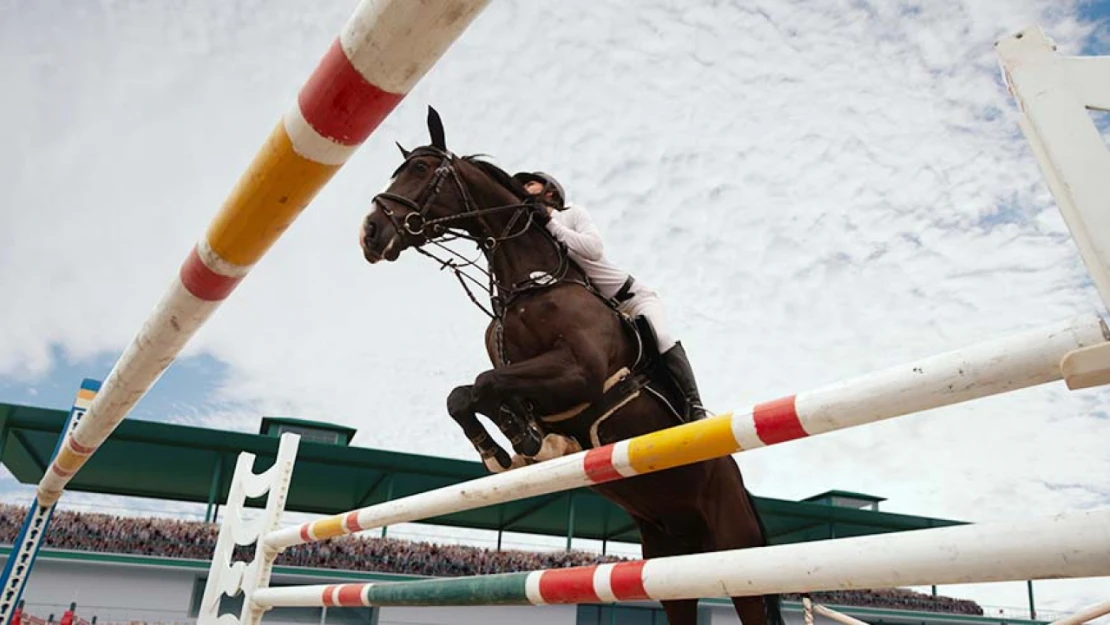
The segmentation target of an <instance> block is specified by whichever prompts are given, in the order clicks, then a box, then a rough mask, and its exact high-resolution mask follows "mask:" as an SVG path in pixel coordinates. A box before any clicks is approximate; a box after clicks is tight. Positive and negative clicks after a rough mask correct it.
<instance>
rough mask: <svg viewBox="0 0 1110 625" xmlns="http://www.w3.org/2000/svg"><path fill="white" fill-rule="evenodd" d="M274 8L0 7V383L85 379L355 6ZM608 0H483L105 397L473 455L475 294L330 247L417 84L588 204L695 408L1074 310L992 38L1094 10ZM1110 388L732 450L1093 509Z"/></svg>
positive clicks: (1089, 36)
mask: <svg viewBox="0 0 1110 625" xmlns="http://www.w3.org/2000/svg"><path fill="white" fill-rule="evenodd" d="M305 6H306V5H304V4H303V3H298V2H292V1H288V0H282V1H280V2H277V1H273V2H265V3H264V2H260V1H258V0H241V1H228V0H218V1H217V0H201V1H198V2H192V3H162V2H135V1H132V0H121V1H116V2H102V3H77V4H74V3H69V2H63V1H62V0H39V1H38V2H34V3H30V2H22V3H20V2H12V1H11V0H7V1H0V84H3V85H5V89H4V92H5V94H6V96H5V97H2V98H0V114H2V117H3V118H4V119H6V120H8V122H7V124H6V125H5V128H4V130H3V133H2V135H0V137H2V141H0V182H2V184H0V292H3V293H4V295H5V297H4V300H5V305H4V306H2V307H0V401H4V402H16V403H27V404H32V405H42V406H51V407H57V408H66V407H68V406H69V404H70V402H71V399H72V396H73V392H74V389H75V388H76V386H77V384H78V383H79V382H80V379H81V378H82V377H86V376H87V377H94V378H103V377H104V376H105V375H106V374H107V372H108V370H109V369H110V368H111V365H112V364H113V363H114V362H115V359H116V358H117V357H118V355H119V354H120V352H121V351H122V350H123V348H124V347H125V346H126V345H127V343H128V342H129V341H130V339H131V338H132V336H133V334H134V332H135V331H136V330H137V328H138V327H139V325H140V324H141V323H142V322H143V320H144V319H145V318H146V316H147V315H148V313H149V312H150V310H151V308H152V307H153V305H154V304H155V302H156V301H157V300H158V299H159V298H160V297H161V295H162V293H163V292H164V290H165V288H166V287H167V285H168V284H169V282H170V280H171V278H172V276H173V274H174V272H175V271H176V270H177V269H178V267H179V265H180V263H181V261H182V260H183V259H184V258H185V256H186V254H187V253H188V251H189V249H190V247H191V246H192V245H193V243H194V242H195V241H196V240H197V238H198V237H200V236H201V234H202V232H203V231H204V229H205V227H206V226H207V224H208V222H209V221H210V219H211V218H212V216H213V215H214V214H215V212H216V210H217V208H218V207H219V205H220V204H221V202H222V201H223V199H224V198H225V197H226V195H227V193H228V191H229V190H230V189H231V187H232V186H233V185H234V183H235V181H236V179H237V178H238V177H239V175H240V173H241V172H242V171H243V169H244V167H245V166H246V164H247V163H248V162H249V160H250V159H251V158H252V157H253V156H254V154H255V152H256V151H257V150H258V148H259V146H260V144H261V142H262V141H263V140H264V138H265V137H266V136H267V134H268V133H269V131H270V129H271V128H272V127H273V125H274V123H275V122H276V121H277V119H279V117H280V116H281V114H282V113H284V111H286V110H287V109H288V107H289V106H290V104H291V103H292V101H293V99H294V98H295V96H296V93H297V91H298V89H299V88H300V86H301V84H302V82H303V81H304V79H305V78H306V77H307V75H308V74H309V73H310V72H311V71H312V69H313V68H314V66H315V65H316V62H317V61H318V59H319V58H320V56H321V55H322V54H323V52H324V51H325V50H326V48H327V46H328V45H329V44H330V43H331V41H332V39H333V38H334V36H335V34H336V33H337V32H338V30H339V29H340V28H341V26H342V24H343V23H344V21H345V20H346V18H347V16H348V15H349V13H350V11H351V9H352V8H353V6H354V3H353V2H340V3H324V4H320V3H317V4H314V5H312V6H311V8H310V9H306V8H305ZM635 6H636V10H635V11H632V10H629V8H628V7H629V5H628V3H625V2H616V1H608V0H606V1H598V0H571V1H566V0H560V1H559V2H555V1H547V0H545V1H543V2H533V1H530V0H495V1H494V2H493V3H492V4H491V6H490V7H489V8H488V9H487V10H486V11H485V12H484V13H483V14H482V15H480V16H479V17H478V19H477V20H476V21H475V22H474V23H473V25H472V26H471V27H470V29H469V30H468V31H466V33H465V34H464V36H463V37H462V39H460V40H459V41H458V42H457V43H456V44H455V45H454V46H453V47H452V48H450V49H449V50H448V52H447V54H446V55H445V57H444V58H443V60H442V62H441V63H440V64H439V65H437V66H436V67H435V68H433V70H432V71H431V72H430V73H429V74H428V75H427V76H426V77H425V78H424V80H423V81H422V82H420V83H419V84H418V85H417V87H416V88H415V89H414V90H413V91H412V92H411V94H410V95H409V96H408V98H407V99H406V100H405V101H404V102H403V103H402V104H401V105H400V106H399V107H398V108H397V109H396V110H395V112H394V113H393V115H392V116H391V117H390V118H389V119H388V120H387V121H386V122H385V123H384V124H383V125H382V126H381V127H380V128H379V129H378V131H377V132H376V134H375V135H373V136H372V137H371V138H370V140H369V141H368V142H367V143H366V144H365V145H364V146H363V147H362V149H361V150H360V151H359V152H358V153H357V154H356V155H355V156H354V158H353V159H352V160H351V161H350V162H349V163H348V165H347V166H346V167H345V168H344V169H343V170H342V171H341V172H340V173H339V174H338V175H337V176H336V177H335V178H334V179H333V181H332V183H331V185H330V186H328V187H327V188H326V189H325V190H324V191H323V192H322V193H320V195H319V196H318V197H317V199H316V201H315V202H314V203H313V204H312V206H311V207H310V208H309V209H308V210H307V211H306V212H305V213H304V214H303V215H302V217H301V218H300V219H299V220H298V221H297V222H296V224H295V225H294V226H293V227H292V228H290V230H289V231H288V232H287V233H286V235H285V236H284V238H283V239H281V240H280V241H279V243H278V244H277V245H276V246H275V247H274V248H273V249H272V251H271V252H270V254H269V255H268V256H266V257H265V258H264V259H263V260H262V262H261V263H260V264H259V265H258V266H257V267H256V268H255V269H254V271H253V272H252V273H251V275H250V276H249V277H248V278H247V280H246V281H245V282H244V283H243V284H242V285H241V286H240V288H239V289H238V290H237V291H236V293H235V294H234V296H233V297H232V298H231V299H230V300H229V302H228V303H227V304H225V305H224V306H223V307H222V308H221V309H220V310H219V311H218V312H217V314H216V315H214V317H213V318H212V319H211V321H210V322H209V323H208V324H207V325H206V326H205V327H204V328H203V329H202V330H201V331H200V333H199V334H198V335H197V336H196V337H195V339H194V340H193V341H192V342H191V343H190V344H189V346H188V347H187V348H186V350H185V352H184V353H183V355H182V357H181V358H180V359H179V360H178V362H177V363H176V364H175V365H174V367H173V368H172V369H171V370H170V372H169V373H168V374H167V375H166V376H165V377H164V379H163V380H162V382H160V384H159V385H158V386H157V387H156V388H155V390H153V391H152V392H151V393H150V394H149V395H148V396H147V398H146V399H145V400H144V401H143V402H142V403H141V404H140V405H139V406H138V408H137V409H136V410H135V411H134V412H133V413H132V417H131V418H135V419H153V420H164V421H170V422H175V423H186V424H191V425H203V426H209V427H218V428H226V429H235V430H244V431H252V432H253V431H256V430H257V427H258V421H259V418H260V417H261V416H262V415H289V416H300V417H304V418H310V419H320V420H328V421H333V422H338V423H343V424H347V425H351V426H354V427H357V428H359V434H358V437H357V438H356V441H355V443H356V444H359V445H364V446H371V447H380V448H385V449H391V450H400V451H410V452H412V451H419V452H423V453H431V454H439V455H443V456H450V457H457V458H467V459H472V458H473V454H472V450H471V448H470V446H469V444H468V443H467V441H466V439H465V438H464V437H463V436H462V434H461V433H460V432H458V431H457V430H456V429H455V428H454V425H453V423H452V422H450V420H449V419H448V417H447V415H446V413H445V411H444V409H443V405H444V398H445V397H446V395H447V393H448V392H449V391H450V389H451V388H453V387H454V386H456V385H458V384H460V383H466V382H468V381H470V380H471V379H472V378H473V376H474V375H475V374H477V373H478V372H480V371H481V370H483V369H484V368H485V367H487V362H486V361H485V356H484V351H483V349H482V344H481V340H482V332H483V328H484V324H485V317H484V315H483V314H482V313H481V312H479V311H478V310H477V309H476V308H475V307H473V306H472V305H471V303H470V302H469V300H468V299H467V297H466V296H465V294H464V293H462V291H461V290H460V289H459V288H458V285H457V283H456V282H455V280H454V278H452V277H451V276H450V275H448V274H445V273H443V272H440V271H438V270H437V269H436V267H435V266H434V265H433V264H432V263H431V262H429V261H428V259H425V258H423V257H421V256H418V255H412V256H406V257H403V258H402V259H401V260H400V261H399V262H397V263H394V264H391V265H379V266H374V267H371V266H369V265H367V264H366V263H365V262H364V261H363V260H362V257H361V254H360V251H359V249H358V246H357V242H356V238H357V237H356V235H357V231H358V226H359V222H360V220H361V218H362V217H363V215H364V214H365V212H366V211H367V208H368V203H369V200H370V198H371V196H372V195H373V194H374V193H375V192H376V191H377V190H379V189H380V188H381V187H382V186H383V185H384V184H385V182H386V180H387V177H388V175H389V173H390V172H391V171H392V170H393V169H394V167H396V165H397V164H398V153H397V151H396V148H395V147H394V146H393V142H394V141H400V142H401V143H403V144H405V145H407V146H409V147H412V146H415V145H418V144H421V143H424V142H426V140H427V137H426V130H425V127H424V123H423V122H424V115H425V110H426V107H427V106H428V105H429V104H431V105H433V106H435V107H437V108H438V110H439V111H440V113H441V114H442V116H443V118H444V121H445V124H446V129H447V140H448V144H449V146H450V147H451V148H452V149H453V150H454V151H456V152H458V153H477V152H480V153H485V154H490V155H492V157H493V160H495V161H496V162H497V163H498V164H500V165H502V166H503V167H505V168H506V169H508V170H510V171H516V170H519V169H544V170H547V171H550V172H553V173H555V174H556V175H557V176H559V177H560V178H561V179H562V181H563V182H564V184H565V186H566V187H567V189H568V194H569V195H570V196H571V200H572V201H574V202H577V203H580V204H582V205H584V206H585V207H587V208H588V209H589V210H591V212H592V213H593V216H594V218H595V220H596V221H597V223H598V225H599V227H600V228H601V230H602V232H603V233H604V235H605V237H606V251H607V254H608V255H609V256H610V258H611V259H612V260H614V261H616V262H617V263H619V264H621V265H623V266H624V267H626V268H627V269H628V270H629V271H631V272H633V273H634V274H635V275H636V276H637V278H639V279H640V280H642V281H644V282H646V283H648V284H650V285H652V286H653V287H654V288H655V289H656V290H658V291H659V292H660V293H661V295H662V296H663V298H664V300H665V302H666V303H667V306H668V312H669V316H670V319H671V321H672V325H673V330H674V333H675V334H676V335H678V336H679V337H680V338H681V339H682V340H683V342H684V344H685V345H686V347H687V350H688V352H689V353H690V355H691V358H692V360H693V364H694V366H695V369H696V371H697V373H698V376H699V380H700V383H701V386H702V389H703V395H704V398H705V400H706V401H707V403H708V405H709V406H710V407H711V408H712V409H713V410H716V411H727V410H739V409H742V408H744V407H746V406H748V405H750V404H752V403H754V402H758V401H762V400H766V399H772V398H775V397H779V396H782V395H786V394H790V393H793V392H798V391H804V390H806V389H809V388H813V387H816V386H819V385H823V384H826V383H829V382H834V381H836V380H838V379H841V378H845V377H849V376H852V375H856V374H861V373H865V372H867V371H871V370H874V369H877V368H880V367H884V366H887V365H893V364H897V363H899V362H902V361H907V360H911V359H915V358H919V357H924V356H928V355H931V354H934V353H939V352H942V351H946V350H949V349H954V348H958V347H961V346H963V345H966V344H968V343H969V342H973V341H976V340H980V339H983V338H988V337H994V336H1001V335H1004V334H1007V333H1009V332H1012V331H1016V330H1021V329H1025V328H1028V327H1033V326H1037V325H1041V324H1046V323H1051V322H1054V321H1058V320H1063V319H1067V318H1070V317H1073V316H1076V315H1079V314H1083V313H1087V312H1090V311H1093V310H1101V304H1100V302H1099V300H1098V298H1097V295H1096V294H1095V292H1094V290H1093V288H1092V287H1091V285H1090V283H1089V282H1088V280H1087V278H1086V272H1085V270H1084V268H1083V266H1082V264H1081V262H1080V260H1079V258H1078V255H1077V253H1076V249H1075V246H1074V244H1073V242H1072V241H1071V239H1070V238H1069V236H1068V232H1067V229H1066V227H1065V225H1064V223H1063V221H1062V220H1061V218H1060V216H1059V213H1058V212H1057V210H1056V207H1055V205H1054V203H1053V201H1052V198H1051V196H1050V195H1049V193H1048V191H1047V189H1046V187H1045V185H1044V183H1043V180H1042V178H1041V176H1040V173H1039V171H1038V170H1037V167H1036V163H1035V161H1034V159H1033V158H1032V156H1031V154H1030V151H1029V149H1028V146H1027V144H1026V142H1025V140H1024V138H1023V137H1022V136H1021V135H1020V133H1019V131H1018V127H1017V125H1016V123H1015V114H1014V107H1013V103H1012V101H1011V99H1010V98H1009V96H1008V95H1007V93H1006V91H1005V88H1004V86H1003V85H1002V83H1001V80H1000V75H999V69H998V65H997V60H996V56H995V54H994V50H993V47H992V44H993V42H994V41H995V40H997V39H998V38H1000V37H1002V36H1004V35H1006V34H1008V33H1011V32H1014V31H1016V30H1018V29H1021V28H1024V27H1026V26H1028V25H1031V24H1040V25H1041V26H1042V27H1043V28H1044V29H1045V31H1046V32H1047V33H1048V34H1049V36H1050V37H1052V38H1053V39H1055V40H1056V42H1057V43H1058V44H1059V49H1060V51H1061V52H1063V53H1066V54H1110V38H1108V36H1107V35H1108V31H1107V30H1106V27H1105V25H1104V21H1105V19H1106V18H1107V16H1108V15H1110V8H1108V6H1107V4H1105V3H1087V2H1078V1H1077V0H951V1H949V2H943V3H941V2H911V1H906V0H805V1H802V0H796V1H787V0H750V1H746V2H738V1H731V2H724V1H712V2H711V1H704V2H700V3H696V4H694V3H682V2H670V1H664V0H652V1H650V2H649V1H646V0H645V1H644V2H640V3H637V4H636V5H635ZM1108 399H1110V393H1108V392H1107V391H1105V390H1086V391H1081V392H1074V393H1073V392H1068V391H1067V390H1066V389H1065V388H1064V387H1063V385H1062V384H1052V385H1046V386H1044V387H1041V388H1036V389H1029V390H1025V391H1021V392H1018V393H1014V394H1012V395H1008V396H1003V397H997V398H990V399H986V400H982V401H979V402H974V403H971V404H967V405H962V406H958V407H953V408H949V409H942V410H935V411H932V412H930V413H927V414H921V415H914V416H911V417H906V418H903V419H898V420H894V421H889V422H885V423H881V424H876V425H874V426H869V427H866V428H860V429H856V430H852V431H849V432H840V433H835V434H832V435H828V436H823V437H819V438H815V439H811V440H807V441H804V442H799V443H792V444H789V445H783V446H778V447H774V448H770V449H765V450H760V451H756V452H752V453H748V454H742V455H740V456H738V460H739V462H740V464H741V467H742V469H743V470H744V472H745V474H746V476H747V480H748V482H749V484H750V486H751V487H752V489H753V491H754V492H755V493H756V494H758V495H761V496H768V497H781V498H801V497H805V496H808V495H812V494H814V493H817V492H820V491H823V490H827V489H830V488H840V489H848V490H855V491H863V492H868V493H873V494H875V495H879V496H883V497H886V498H888V501H886V502H884V503H883V509H885V510H888V511H893V512H904V513H911V514H923V515H931V516H939V517H946V518H954V519H960V520H965V521H991V520H1004V519H1021V518H1024V517H1027V516H1030V515H1040V514H1050V513H1053V512H1056V511H1060V510H1067V509H1088V508H1095V507H1105V506H1108V505H1110V455H1108V454H1107V453H1106V451H1105V449H1106V447H1105V440H1106V438H1105V433H1106V428H1107V427H1108V425H1110V414H1108V413H1107V411H1106V409H1105V406H1106V402H1107V400H1108ZM2 471H4V470H2V469H0V496H2V499H3V500H4V501H17V502H21V503H22V502H25V501H26V500H27V496H28V494H29V492H30V490H29V488H28V487H23V486H19V485H16V484H15V483H14V480H13V479H12V478H11V476H10V475H9V474H7V473H6V472H2ZM78 500H79V499H78ZM120 505H122V504H120ZM136 505H137V504H136ZM144 505H146V506H148V507H149V506H150V505H151V504H150V502H146V503H145V504H144ZM1106 582H1107V580H1105V579H1103V580H1095V581H1093V582H1090V581H1083V582H1052V583H1041V584H1038V600H1039V603H1040V604H1041V605H1042V606H1044V607H1046V608H1060V609H1068V608H1074V607H1077V606H1079V605H1083V604H1086V603H1092V602H1095V601H1098V600H1102V599H1105V597H1106V595H1105V588H1106V587H1107V586H1106ZM943 590H944V591H945V592H947V593H950V594H956V595H960V596H968V597H973V598H976V599H979V600H980V601H982V602H984V603H988V604H998V605H1013V606H1022V605H1024V601H1025V599H1024V592H1025V589H1024V584H992V585H986V586H979V587H958V588H956V587H947V588H944V589H943Z"/></svg>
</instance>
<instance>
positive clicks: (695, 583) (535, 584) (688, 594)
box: [253, 509, 1110, 607]
mask: <svg viewBox="0 0 1110 625" xmlns="http://www.w3.org/2000/svg"><path fill="white" fill-rule="evenodd" d="M1107 553H1110V509H1106V510H1100V511H1096V512H1081V513H1074V514H1062V515H1054V516H1049V517H1041V518H1038V519H1035V520H1032V521H1023V522H1010V521H1007V522H993V523H984V524H976V525H962V526H954V527H944V528H936V529H925V530H914V531H907V532H895V533H889V534H876V535H869V536H860V537H853V538H841V539H834V540H827V541H819V542H809V543H795V544H790V545H775V546H770V547H753V548H747V549H736V550H731V551H720V552H711V553H701V554H695V555H685V556H674V557H667V558H655V559H651V560H646V561H643V562H641V563H621V564H617V565H613V564H602V565H597V566H588V567H576V568H572V569H553V570H550V571H533V572H530V573H504V574H499V575H487V576H474V577H459V578H439V579H428V580H420V581H413V582H393V583H382V584H339V585H319V586H301V587H293V588H265V589H259V590H257V591H256V592H255V593H254V596H253V601H254V602H255V603H256V604H258V605H259V606H262V607H278V606H283V607H284V606H319V605H344V606H355V605H396V606H462V605H485V604H489V603H496V604H498V605H528V604H531V605H543V604H572V603H584V602H595V601H601V602H607V603H611V602H614V601H620V600H624V599H625V598H627V597H628V596H630V595H633V596H636V597H639V598H642V599H651V600H655V601H665V600H675V599H693V598H704V597H740V596H753V595H765V594H785V593H809V592H819V591H829V590H856V589H868V588H887V587H892V586H924V585H929V584H934V583H935V584H966V583H983V582H999V581H1020V580H1027V579H1066V578H1081V577H1100V576H1105V575H1110V558H1107V557H1106V554H1107Z"/></svg>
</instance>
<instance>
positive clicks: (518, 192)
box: [391, 145, 532, 201]
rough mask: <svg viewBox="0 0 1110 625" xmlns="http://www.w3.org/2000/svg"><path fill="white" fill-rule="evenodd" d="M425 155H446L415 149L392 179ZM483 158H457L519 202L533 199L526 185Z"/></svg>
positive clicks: (471, 156)
mask: <svg viewBox="0 0 1110 625" xmlns="http://www.w3.org/2000/svg"><path fill="white" fill-rule="evenodd" d="M424 154H430V155H432V156H442V155H443V154H444V152H443V151H442V150H440V149H439V148H437V147H434V146H428V145H423V146H420V147H418V148H416V149H414V150H413V151H412V152H411V153H409V156H408V158H406V159H405V162H404V163H401V164H400V165H398V166H397V169H395V170H394V171H393V174H392V176H391V177H392V178H395V177H396V176H397V174H398V173H400V172H401V168H402V167H404V166H405V163H407V162H408V160H409V159H410V158H412V157H414V156H421V155H424ZM483 157H488V155H486V154H470V155H467V156H460V157H456V158H458V159H459V160H461V161H463V162H465V163H468V164H470V165H474V166H475V167H476V168H477V169H478V170H479V171H480V172H482V173H483V174H485V175H487V176H489V177H490V178H492V179H493V181H494V182H496V183H497V184H499V185H501V186H502V187H504V188H505V189H507V190H508V191H509V192H510V193H512V194H513V195H514V196H516V198H517V199H518V200H521V201H524V200H527V199H529V198H530V197H532V196H531V195H529V194H528V192H527V191H525V190H524V185H522V184H520V183H519V182H517V181H516V179H514V178H513V177H512V176H511V175H509V173H508V172H506V171H505V170H504V169H501V168H500V167H498V166H497V165H494V164H493V163H491V162H489V161H487V160H482V158H483Z"/></svg>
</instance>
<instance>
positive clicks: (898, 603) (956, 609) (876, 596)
mask: <svg viewBox="0 0 1110 625" xmlns="http://www.w3.org/2000/svg"><path fill="white" fill-rule="evenodd" d="M783 598H784V599H787V600H792V601H801V595H783ZM809 598H810V599H811V600H812V601H813V602H814V603H820V604H823V605H828V606H837V605H848V606H856V607H863V608H885V609H888V610H913V611H917V612H948V613H952V614H970V615H973V616H983V608H982V607H980V606H979V604H978V603H975V602H974V601H968V600H967V599H953V598H951V597H943V596H940V595H938V596H936V597H934V596H932V595H926V594H922V593H919V592H914V591H912V590H906V589H904V588H879V589H875V590H833V591H828V592H813V593H809Z"/></svg>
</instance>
